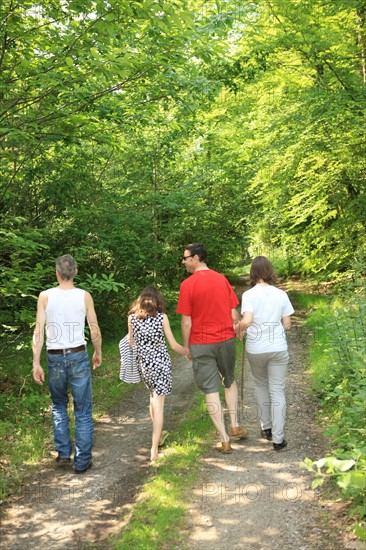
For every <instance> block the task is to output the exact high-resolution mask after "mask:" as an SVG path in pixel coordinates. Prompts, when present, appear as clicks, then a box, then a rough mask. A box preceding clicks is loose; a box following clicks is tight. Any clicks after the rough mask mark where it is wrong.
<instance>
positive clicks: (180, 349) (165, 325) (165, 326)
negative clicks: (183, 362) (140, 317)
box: [163, 313, 188, 356]
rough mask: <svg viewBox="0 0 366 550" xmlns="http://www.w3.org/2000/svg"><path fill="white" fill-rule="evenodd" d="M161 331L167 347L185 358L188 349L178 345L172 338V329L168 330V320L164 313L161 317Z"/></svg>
mask: <svg viewBox="0 0 366 550" xmlns="http://www.w3.org/2000/svg"><path fill="white" fill-rule="evenodd" d="M163 330H164V334H165V338H166V339H167V340H168V343H169V346H170V347H171V348H172V350H173V351H176V352H177V353H180V354H181V355H185V356H187V355H188V349H187V348H184V347H183V346H181V345H180V344H178V342H177V341H176V339H175V338H174V334H173V333H172V329H171V328H170V323H169V319H168V317H167V315H166V314H165V313H164V316H163Z"/></svg>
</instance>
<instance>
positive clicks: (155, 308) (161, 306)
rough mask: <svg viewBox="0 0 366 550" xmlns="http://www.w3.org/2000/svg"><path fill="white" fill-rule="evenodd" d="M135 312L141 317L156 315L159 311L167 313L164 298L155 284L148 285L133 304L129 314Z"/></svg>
mask: <svg viewBox="0 0 366 550" xmlns="http://www.w3.org/2000/svg"><path fill="white" fill-rule="evenodd" d="M131 313H134V314H135V315H136V317H138V318H139V319H145V318H146V317H156V315H157V314H158V313H165V303H164V298H163V297H162V295H161V294H160V292H159V291H158V290H157V289H156V288H155V287H154V286H147V287H146V288H144V290H143V291H142V292H141V294H140V296H139V297H138V298H137V300H135V301H134V302H133V304H132V306H131V309H130V311H129V312H128V314H129V315H130V314H131Z"/></svg>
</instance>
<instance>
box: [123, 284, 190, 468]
mask: <svg viewBox="0 0 366 550" xmlns="http://www.w3.org/2000/svg"><path fill="white" fill-rule="evenodd" d="M128 333H129V341H130V346H131V347H132V346H133V345H135V346H136V354H137V362H138V368H139V371H140V374H141V378H142V380H143V382H144V384H145V386H146V387H147V388H148V389H149V391H150V417H151V421H152V441H151V455H150V460H151V462H155V460H157V459H158V456H159V455H158V451H159V447H161V446H162V445H163V443H164V441H165V438H166V436H167V432H165V431H163V422H164V403H165V396H166V395H169V394H170V393H171V391H172V362H171V359H170V355H169V352H168V348H167V346H166V343H165V338H166V339H167V340H168V343H169V345H170V347H171V348H172V350H173V351H176V352H177V353H180V354H181V355H184V356H187V354H188V349H184V348H183V347H182V346H181V345H180V344H178V342H177V341H176V339H175V338H174V335H173V333H172V330H171V328H170V323H169V319H168V316H167V315H166V313H165V304H164V299H163V297H162V295H161V294H160V292H159V291H158V290H157V289H156V288H155V287H153V286H148V287H146V288H145V289H144V290H143V291H142V292H141V294H140V296H139V297H138V298H137V300H135V301H134V303H133V304H132V306H131V309H130V311H129V316H128Z"/></svg>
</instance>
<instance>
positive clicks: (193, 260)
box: [177, 243, 248, 454]
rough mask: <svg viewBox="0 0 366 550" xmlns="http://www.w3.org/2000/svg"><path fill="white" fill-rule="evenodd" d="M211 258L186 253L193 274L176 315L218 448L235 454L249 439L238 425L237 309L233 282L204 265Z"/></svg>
mask: <svg viewBox="0 0 366 550" xmlns="http://www.w3.org/2000/svg"><path fill="white" fill-rule="evenodd" d="M206 258H207V253H206V250H205V247H204V246H203V244H201V243H193V244H190V245H188V246H187V247H186V248H185V251H184V256H183V260H182V261H183V263H184V265H185V266H186V269H187V271H188V273H191V274H192V275H191V276H190V277H188V279H186V280H185V281H183V282H182V284H181V286H180V294H179V300H178V306H177V313H180V314H181V315H182V335H183V346H184V347H185V348H188V346H189V347H190V353H191V356H192V362H193V374H194V378H195V381H196V383H197V385H198V387H199V388H200V390H202V391H203V392H204V393H205V396H206V406H207V410H208V412H209V414H210V416H211V419H212V421H213V423H214V425H215V427H216V429H217V430H218V432H219V435H220V439H221V441H220V442H219V443H217V445H216V449H217V450H218V451H220V452H221V453H226V454H228V453H232V447H231V445H230V438H231V439H232V440H239V439H244V438H245V437H246V436H247V435H248V434H247V431H246V430H245V429H244V428H241V427H240V426H239V424H238V415H237V409H238V386H237V384H236V381H235V378H234V368H235V358H236V355H235V332H234V324H236V323H238V321H239V314H238V312H237V311H236V306H237V305H238V304H239V301H238V299H237V297H236V296H235V293H234V291H233V289H232V288H231V286H230V284H229V281H228V280H227V279H226V278H225V277H224V276H223V275H221V274H220V273H217V271H214V270H212V269H209V268H208V267H207V265H206ZM222 384H224V386H225V400H226V404H227V408H228V410H229V414H230V423H231V430H230V437H229V435H228V434H227V432H226V429H225V424H224V417H223V412H222V406H221V400H220V395H219V390H220V387H221V385H222Z"/></svg>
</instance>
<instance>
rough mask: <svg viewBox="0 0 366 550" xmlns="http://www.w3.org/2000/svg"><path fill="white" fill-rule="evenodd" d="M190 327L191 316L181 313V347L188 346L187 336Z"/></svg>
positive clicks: (188, 335)
mask: <svg viewBox="0 0 366 550" xmlns="http://www.w3.org/2000/svg"><path fill="white" fill-rule="evenodd" d="M191 329H192V318H191V317H190V316H189V315H182V320H181V330H182V337H183V347H184V348H186V349H188V348H189V337H190V335H191Z"/></svg>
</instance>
